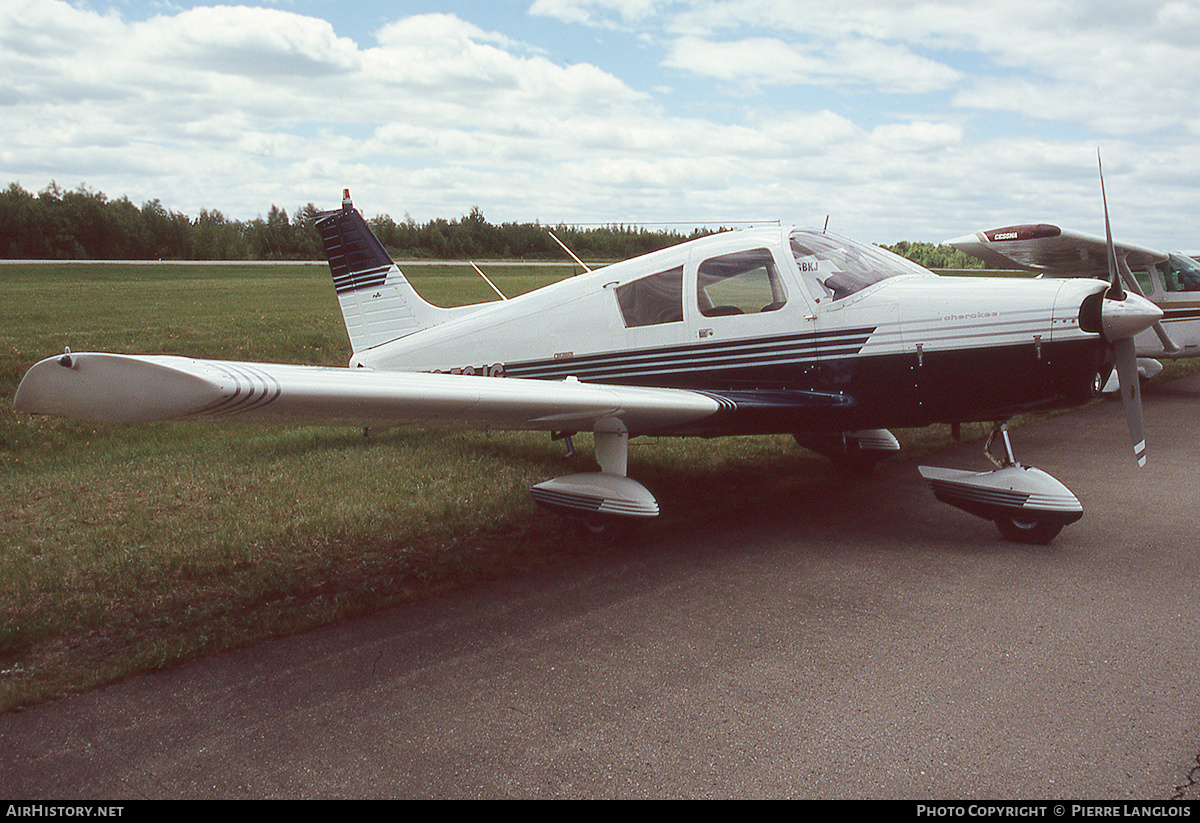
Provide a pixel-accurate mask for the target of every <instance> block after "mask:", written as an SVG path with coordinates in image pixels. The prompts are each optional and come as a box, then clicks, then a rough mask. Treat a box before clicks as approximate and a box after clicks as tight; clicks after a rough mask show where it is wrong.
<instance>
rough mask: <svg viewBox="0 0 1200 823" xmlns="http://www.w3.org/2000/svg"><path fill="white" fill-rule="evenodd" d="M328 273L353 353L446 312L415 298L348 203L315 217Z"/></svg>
mask: <svg viewBox="0 0 1200 823" xmlns="http://www.w3.org/2000/svg"><path fill="white" fill-rule="evenodd" d="M316 225H317V230H318V231H320V232H321V241H322V242H323V243H324V244H325V256H326V257H327V258H328V259H329V271H330V273H331V274H332V275H333V285H334V288H335V289H336V290H337V296H338V302H339V303H340V304H341V307H342V318H343V319H344V320H345V321H346V332H347V333H348V334H349V335H350V346H351V347H352V348H353V349H354V351H355V352H359V351H362V350H363V349H369V348H372V347H374V346H378V345H380V344H382V343H387V342H389V341H391V340H395V339H396V338H398V337H404V336H405V335H407V334H412V333H413V332H415V331H420V330H421V329H425V328H429V327H430V326H436V325H437V324H438V323H440V322H442V321H443V320H444V319H446V318H445V317H444V315H446V314H447V313H448V312H446V310H445V309H440V308H438V307H437V306H434V305H432V304H430V303H427V302H426V301H425V300H423V299H422V298H421V296H420V295H419V294H417V292H416V290H415V289H414V288H413V287H412V284H410V283H409V282H408V280H406V279H405V278H404V275H403V274H402V273H401V272H400V269H398V268H397V267H396V264H395V263H393V262H392V258H391V257H390V256H389V255H388V253H387V250H386V249H384V247H383V244H382V243H380V242H379V240H378V238H376V237H375V235H374V234H372V232H371V229H370V227H369V226H368V225H367V221H366V220H363V217H362V215H361V214H359V212H358V210H357V209H356V208H354V204H353V203H352V202H350V191H349V189H347V190H346V191H345V193H344V195H343V197H342V207H341V208H340V209H338V210H336V211H327V212H323V213H321V214H320V215H318V216H317V220H316Z"/></svg>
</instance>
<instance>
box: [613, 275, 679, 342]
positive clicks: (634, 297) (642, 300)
mask: <svg viewBox="0 0 1200 823" xmlns="http://www.w3.org/2000/svg"><path fill="white" fill-rule="evenodd" d="M617 305H619V306H620V307H621V319H622V320H624V321H625V328H627V329H628V328H633V327H634V326H656V325H658V324H660V323H678V322H680V321H682V320H683V266H680V267H678V268H674V269H671V270H670V271H664V272H660V273H658V274H652V275H650V276H649V277H643V278H642V279H641V280H634V281H633V282H632V283H626V284H625V285H623V286H617Z"/></svg>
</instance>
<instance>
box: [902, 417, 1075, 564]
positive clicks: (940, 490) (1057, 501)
mask: <svg viewBox="0 0 1200 823" xmlns="http://www.w3.org/2000/svg"><path fill="white" fill-rule="evenodd" d="M997 436H999V439H1000V441H1001V443H1002V444H1003V446H1004V453H1003V454H1002V455H1001V456H1000V457H996V456H995V455H994V454H992V445H993V443H994V442H995V441H996V439H997ZM984 454H985V455H986V456H987V458H988V460H990V461H991V462H992V463H993V465H995V466H996V468H995V469H994V470H993V471H987V472H969V471H960V470H957V469H940V468H934V467H931V466H921V467H919V468H920V472H921V476H922V477H924V478H925V479H926V481H928V482H929V486H930V488H931V489H932V490H933V494H934V496H935V497H936V498H937V499H938V500H941V501H942V502H943V503H948V504H950V505H951V506H954V507H955V508H958V509H962V510H963V511H965V512H969V513H971V514H974V515H976V516H978V517H982V518H984V519H986V520H991V521H992V522H994V523H995V524H996V528H998V529H999V530H1000V534H1002V535H1003V536H1004V537H1006V538H1008V539H1009V540H1013V541H1015V542H1018V543H1026V544H1032V545H1043V544H1045V543H1049V542H1050V541H1051V540H1053V539H1054V538H1055V537H1057V536H1058V533H1059V532H1060V531H1062V528H1063V526H1066V525H1068V524H1069V523H1074V522H1075V521H1076V520H1078V519H1079V518H1080V517H1082V516H1083V506H1082V505H1080V503H1079V500H1078V499H1077V498H1076V497H1075V495H1074V494H1072V493H1071V491H1070V489H1068V488H1067V487H1066V486H1064V485H1063V484H1062V483H1060V482H1058V480H1056V479H1054V478H1053V477H1051V476H1050V475H1049V474H1047V473H1046V472H1044V471H1042V470H1041V469H1035V468H1033V467H1032V466H1022V465H1021V464H1020V463H1018V462H1017V461H1016V458H1015V457H1014V456H1013V451H1012V442H1011V441H1010V440H1009V437H1008V427H1007V426H1006V425H1005V424H1003V423H996V424H994V425H993V427H992V433H991V435H989V436H988V439H987V443H986V444H985V445H984Z"/></svg>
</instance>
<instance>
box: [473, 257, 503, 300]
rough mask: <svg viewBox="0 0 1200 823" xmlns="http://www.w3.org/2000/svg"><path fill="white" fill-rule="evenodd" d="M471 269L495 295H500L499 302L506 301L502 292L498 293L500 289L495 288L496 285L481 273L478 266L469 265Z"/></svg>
mask: <svg viewBox="0 0 1200 823" xmlns="http://www.w3.org/2000/svg"><path fill="white" fill-rule="evenodd" d="M471 268H473V269H475V273H476V274H478V275H479V276H480V277H482V278H483V280H484V282H485V283H487V284H488V285H489V286H491V287H492V291H494V292H495V293H496V294H498V295H500V299H501V300H507V299H508V298H507V297H505V296H504V292H502V291H500V289H498V288H496V284H495V283H493V282H492V281H491V279H490V278H489V277H488V276H487V275H486V274H484V273H483V270H482V269H480V268H479V266H476V265H475V264H474V263H471Z"/></svg>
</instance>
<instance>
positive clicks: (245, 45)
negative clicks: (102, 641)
mask: <svg viewBox="0 0 1200 823" xmlns="http://www.w3.org/2000/svg"><path fill="white" fill-rule="evenodd" d="M247 1H248V2H252V3H253V2H256V0H247ZM133 5H135V3H133V2H132V0H126V1H125V2H123V3H122V5H121V6H120V7H121V8H122V9H128V8H130V7H132V6H133ZM263 5H264V3H263V2H258V3H257V7H251V8H240V7H220V6H205V5H201V6H197V7H196V8H194V9H192V10H190V11H178V12H173V11H161V12H158V13H151V12H149V11H148V12H146V13H145V14H144V15H143V16H142V17H141V18H135V17H130V18H126V17H123V16H121V15H119V14H112V13H110V14H104V13H98V12H94V11H89V10H88V9H86V8H79V7H75V6H71V5H68V4H67V3H65V2H58V1H56V0H38V2H22V1H21V0H13V1H12V2H9V3H6V4H5V5H4V6H2V7H0V117H2V118H3V121H4V123H5V128H6V132H5V140H4V141H3V142H2V143H0V178H3V180H5V181H8V180H17V181H20V182H22V183H23V184H24V185H26V186H27V187H29V188H33V189H35V190H36V189H37V188H40V187H42V186H44V185H45V184H46V183H47V182H49V180H50V179H55V180H57V181H58V182H59V183H60V184H61V185H64V186H68V187H70V186H74V185H77V184H78V183H87V184H88V185H89V186H90V187H92V188H93V189H99V190H103V191H105V192H106V193H109V194H110V195H111V196H121V195H123V194H128V195H129V196H130V197H131V199H133V200H135V202H137V201H140V200H143V199H150V198H154V197H157V198H161V199H162V201H163V202H164V204H165V205H167V206H168V208H172V209H176V210H180V211H185V212H188V213H193V214H194V213H196V212H198V211H199V209H200V208H210V209H211V208H218V209H220V210H221V211H223V212H225V213H226V214H229V215H231V216H234V217H253V216H254V215H255V214H260V213H264V212H265V211H266V209H267V207H268V206H269V205H270V204H271V203H277V204H279V205H282V206H284V207H286V208H288V209H289V211H290V210H292V209H294V208H295V207H297V206H299V205H302V204H303V203H305V202H308V201H313V202H316V203H318V204H319V205H324V204H327V203H328V202H329V201H330V199H335V198H336V197H337V194H338V193H339V192H340V190H341V188H342V187H343V186H350V187H351V188H352V189H354V192H355V197H356V202H359V203H360V205H361V206H362V207H363V208H364V210H365V211H367V212H368V213H371V214H377V213H384V212H387V213H392V214H395V215H401V214H404V213H406V212H407V213H411V214H413V215H414V216H415V217H417V218H418V219H427V218H430V217H453V216H456V215H458V214H465V213H466V212H467V211H468V210H469V209H470V207H471V206H474V205H478V206H480V207H481V208H483V210H484V213H485V214H486V215H487V216H488V217H489V219H494V220H533V219H540V220H543V221H558V220H581V221H588V222H591V221H606V220H611V221H625V222H628V221H646V222H650V221H661V220H687V219H697V218H703V219H707V220H734V219H744V218H755V219H761V218H763V217H776V218H781V219H784V220H793V219H794V220H799V221H807V222H819V221H820V220H821V219H823V216H824V215H825V214H827V213H833V214H835V223H836V224H837V225H839V226H840V228H839V231H846V232H847V233H852V234H859V235H860V236H863V237H864V238H865V239H879V240H894V239H901V238H906V239H931V240H932V239H942V238H944V237H945V236H950V235H952V234H962V233H964V232H965V231H969V230H972V229H975V228H981V227H983V226H986V225H989V224H993V223H995V224H1000V223H1004V222H1015V221H1021V220H1028V219H1048V220H1055V221H1061V222H1064V223H1066V224H1068V225H1069V224H1071V222H1072V218H1076V219H1077V220H1078V221H1079V222H1081V223H1086V224H1085V225H1080V226H1078V227H1079V228H1082V229H1084V230H1094V229H1095V225H1094V224H1092V223H1090V222H1088V221H1092V220H1093V218H1094V215H1095V211H1096V210H1095V201H1096V191H1095V189H1096V186H1095V171H1094V157H1095V148H1096V146H1097V145H1102V146H1103V147H1104V150H1105V158H1106V161H1107V162H1106V172H1109V190H1110V199H1111V200H1112V201H1113V206H1114V212H1116V213H1120V212H1124V213H1123V218H1124V219H1123V221H1122V223H1121V229H1120V230H1119V231H1120V232H1121V233H1122V235H1123V236H1126V237H1128V238H1129V239H1132V240H1135V241H1139V242H1144V243H1153V242H1155V238H1167V237H1171V236H1176V240H1174V241H1171V242H1172V244H1175V245H1184V246H1188V245H1190V246H1197V247H1200V230H1196V229H1195V224H1196V223H1197V220H1196V217H1197V216H1200V193H1198V192H1197V187H1196V186H1195V185H1194V182H1195V180H1196V179H1198V178H1200V152H1197V151H1196V150H1194V149H1192V145H1193V143H1194V140H1195V134H1196V133H1197V132H1200V115H1197V114H1195V111H1196V109H1195V106H1194V105H1193V104H1192V101H1191V97H1192V95H1193V90H1194V89H1195V88H1196V86H1197V80H1198V79H1200V69H1198V67H1197V60H1196V58H1195V57H1194V56H1193V55H1192V53H1191V51H1190V47H1191V43H1192V42H1194V40H1195V35H1196V34H1198V33H1200V4H1198V3H1196V2H1158V3H1148V4H1144V5H1141V6H1139V7H1138V10H1137V11H1138V12H1139V13H1130V12H1129V8H1130V7H1128V6H1125V5H1122V4H1115V5H1114V4H1102V5H1097V4H1094V3H1083V2H1072V0H1063V2H1059V3H1055V4H1045V3H1044V2H1040V1H1039V2H1034V0H1013V2H1009V3H1006V4H1004V5H1003V6H1000V7H997V6H995V5H994V4H991V3H984V2H982V0H954V2H950V1H949V0H924V2H905V3H897V2H872V1H871V0H845V2H839V3H837V4H827V3H824V2H815V0H812V2H810V1H809V0H775V1H774V2H772V1H770V0H730V1H729V2H667V1H666V0H663V2H653V1H652V0H646V2H634V0H537V2H535V3H533V4H532V6H531V7H530V9H529V11H530V16H529V17H527V18H523V17H519V16H518V17H514V16H513V13H512V11H511V10H508V9H507V8H504V10H498V9H500V8H501V7H491V6H489V7H488V8H489V9H490V10H491V11H489V13H487V14H484V13H483V12H480V13H479V15H478V16H473V17H472V20H464V19H462V18H461V17H459V16H455V15H451V14H422V15H415V16H408V17H398V18H396V19H392V20H390V21H379V22H377V23H376V24H375V26H374V28H372V29H370V34H369V35H367V34H359V35H358V37H359V41H358V42H356V41H355V40H353V39H351V38H349V37H346V36H345V33H344V32H345V27H344V26H342V25H339V22H338V18H337V17H335V16H333V15H335V14H340V13H342V12H341V11H340V8H341V7H338V11H337V12H335V11H334V9H333V7H332V6H331V7H330V12H329V13H330V15H331V18H330V20H323V19H318V18H315V17H310V16H305V15H303V14H298V13H294V12H289V11H285V10H283V9H282V8H275V7H270V8H264V7H262V6H263ZM347 8H350V6H349V5H347ZM331 21H332V22H331ZM359 31H366V30H365V29H359ZM572 36H574V37H577V38H578V39H576V40H573V41H571V40H569V38H570V37H572ZM550 37H554V38H558V37H563V38H567V39H568V42H565V43H561V44H560V43H559V42H558V41H557V40H555V41H550V40H547V39H545V38H550ZM538 38H543V39H541V40H539V39H538ZM555 55H564V56H555ZM585 55H586V56H585ZM1110 164H1111V170H1110V169H1109V165H1110ZM1166 204H1169V206H1170V213H1169V214H1163V213H1162V212H1163V209H1162V206H1163V205H1166ZM1122 206H1124V207H1126V208H1125V209H1122V208H1121V207H1122ZM1033 212H1037V213H1036V215H1035V214H1033ZM1180 235H1182V237H1179V236H1180ZM1188 235H1190V236H1192V237H1193V240H1191V241H1188V240H1187V239H1186V237H1187V236H1188Z"/></svg>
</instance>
